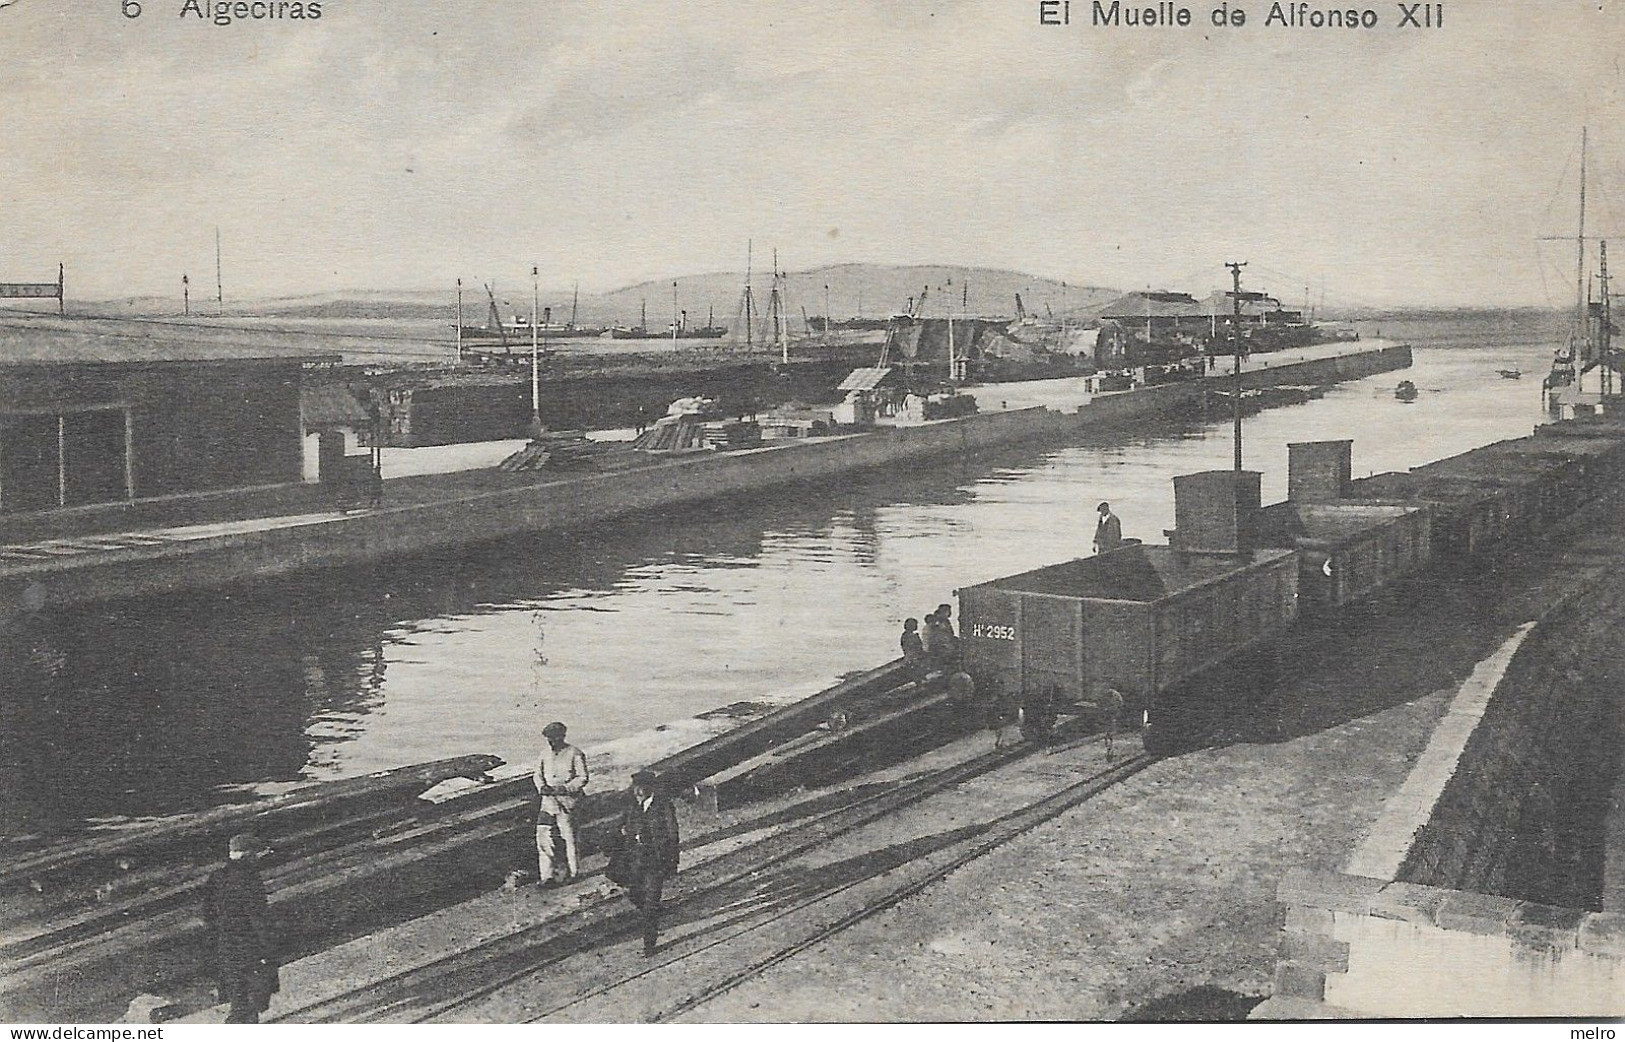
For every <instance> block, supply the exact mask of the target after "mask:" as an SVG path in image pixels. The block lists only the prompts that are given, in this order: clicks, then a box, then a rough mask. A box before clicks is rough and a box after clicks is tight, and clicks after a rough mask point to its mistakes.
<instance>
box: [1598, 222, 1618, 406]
mask: <svg viewBox="0 0 1625 1042" xmlns="http://www.w3.org/2000/svg"><path fill="white" fill-rule="evenodd" d="M1601 246H1602V256H1601V258H1600V261H1599V270H1598V272H1597V281H1598V282H1600V283H1602V329H1601V331H1600V332H1601V336H1602V349H1601V354H1602V382H1601V384H1600V385H1599V386H1601V388H1602V393H1603V394H1605V395H1610V394H1613V393H1614V362H1613V355H1614V342H1613V337H1612V331H1611V330H1610V328H1609V323H1610V321H1611V320H1612V316H1611V315H1610V306H1609V302H1608V240H1606V239H1604V240H1602V242H1601ZM1603 408H1605V409H1606V408H1608V406H1607V405H1606V404H1604V405H1603Z"/></svg>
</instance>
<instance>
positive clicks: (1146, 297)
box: [1100, 291, 1202, 321]
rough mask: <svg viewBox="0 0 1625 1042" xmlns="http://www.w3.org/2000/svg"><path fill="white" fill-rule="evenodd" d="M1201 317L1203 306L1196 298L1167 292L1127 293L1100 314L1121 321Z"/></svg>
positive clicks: (1185, 294)
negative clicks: (1148, 318)
mask: <svg viewBox="0 0 1625 1042" xmlns="http://www.w3.org/2000/svg"><path fill="white" fill-rule="evenodd" d="M1201 315H1202V311H1201V306H1200V305H1199V304H1197V302H1196V298H1195V297H1193V296H1191V295H1190V294H1189V293H1169V292H1166V291H1158V292H1137V293H1126V294H1124V295H1123V296H1121V297H1118V298H1117V299H1116V300H1114V301H1112V302H1111V303H1110V304H1108V305H1106V310H1105V311H1102V312H1101V313H1100V317H1102V318H1110V319H1117V320H1119V321H1128V320H1131V319H1136V318H1138V319H1144V318H1147V317H1150V318H1197V317H1200V316H1201Z"/></svg>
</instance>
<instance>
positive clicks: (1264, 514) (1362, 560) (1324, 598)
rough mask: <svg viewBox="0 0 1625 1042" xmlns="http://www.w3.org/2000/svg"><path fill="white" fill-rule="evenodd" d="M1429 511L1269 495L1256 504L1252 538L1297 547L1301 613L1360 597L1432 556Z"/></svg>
mask: <svg viewBox="0 0 1625 1042" xmlns="http://www.w3.org/2000/svg"><path fill="white" fill-rule="evenodd" d="M1430 514H1431V512H1430V511H1429V509H1428V508H1427V507H1425V506H1388V505H1382V504H1376V503H1294V502H1286V503H1276V504H1273V505H1271V506H1267V507H1264V508H1263V509H1262V510H1260V511H1259V514H1258V521H1257V523H1256V526H1255V539H1256V540H1257V544H1258V545H1259V546H1266V547H1276V548H1280V549H1295V550H1297V551H1299V557H1298V567H1299V578H1298V594H1299V598H1300V601H1301V603H1302V606H1303V612H1304V614H1306V615H1307V614H1319V613H1324V612H1328V611H1331V610H1334V609H1337V608H1341V607H1344V606H1345V605H1348V604H1352V603H1354V602H1356V601H1360V600H1364V599H1366V598H1368V597H1371V596H1372V595H1374V594H1376V593H1378V592H1380V591H1381V590H1384V589H1386V588H1388V587H1390V586H1392V585H1393V584H1395V583H1397V582H1400V581H1401V580H1403V579H1405V578H1407V577H1409V576H1411V575H1414V574H1415V573H1417V572H1419V571H1421V570H1423V569H1424V568H1426V567H1427V566H1428V564H1429V563H1430V562H1431V561H1432V550H1431V529H1430V524H1431V516H1430Z"/></svg>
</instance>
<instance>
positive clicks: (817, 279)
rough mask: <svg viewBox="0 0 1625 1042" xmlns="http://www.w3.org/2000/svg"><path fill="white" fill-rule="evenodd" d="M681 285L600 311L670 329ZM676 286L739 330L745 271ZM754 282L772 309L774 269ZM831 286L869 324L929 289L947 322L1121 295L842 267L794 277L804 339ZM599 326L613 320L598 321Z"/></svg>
mask: <svg viewBox="0 0 1625 1042" xmlns="http://www.w3.org/2000/svg"><path fill="white" fill-rule="evenodd" d="M673 281H674V280H672V279H661V280H656V281H650V282H641V283H638V284H637V285H633V286H627V287H626V288H624V289H618V290H615V291H614V292H612V293H607V294H604V295H603V296H601V297H598V298H596V299H595V300H594V301H593V304H594V311H595V313H597V314H605V315H610V316H614V317H613V318H611V319H609V320H608V321H616V322H622V323H625V322H635V321H636V320H637V317H638V312H639V306H640V304H641V303H642V302H643V301H645V300H646V301H647V302H648V306H649V325H650V326H651V327H654V326H662V327H663V326H665V325H666V323H667V322H669V321H671V314H672V282H673ZM675 281H676V283H677V299H678V306H679V307H680V308H682V309H686V310H687V311H688V319H689V322H690V324H701V323H703V322H704V321H705V318H706V314H707V312H708V309H713V308H714V309H715V314H716V318H717V322H718V323H719V324H722V325H731V324H732V323H733V321H734V315H735V314H736V313H737V312H738V310H739V307H740V302H741V300H742V299H743V295H744V287H745V273H744V272H742V271H739V272H715V273H712V274H707V275H689V276H684V277H679V278H677V279H676V280H675ZM751 282H752V295H753V297H754V299H755V301H756V305H757V307H765V306H766V304H767V300H768V294H769V292H770V291H771V289H772V285H773V275H772V272H771V270H769V271H757V272H754V273H753V275H752V279H751ZM825 286H828V287H829V310H830V312H831V314H832V316H833V317H834V318H835V319H836V320H837V321H839V320H841V319H846V318H853V317H856V316H858V315H859V314H860V310H861V314H862V315H863V317H866V318H885V317H887V316H889V315H893V314H898V313H901V312H903V311H906V310H907V309H908V302H909V298H910V297H914V298H918V297H919V295H920V292H921V290H922V289H923V288H924V287H927V286H929V287H930V291H929V292H928V293H927V298H926V303H925V310H924V314H925V315H927V316H928V317H936V316H941V315H945V314H946V313H947V311H946V309H947V307H948V306H949V305H950V304H951V305H952V307H953V308H954V310H955V312H956V313H958V314H972V315H1012V316H1013V315H1014V314H1015V313H1016V294H1017V293H1020V294H1021V297H1022V301H1023V302H1024V304H1025V305H1026V307H1027V308H1028V309H1030V310H1033V311H1036V312H1037V313H1038V314H1040V315H1042V314H1043V313H1044V311H1045V307H1046V305H1047V306H1048V307H1049V308H1050V309H1051V310H1053V311H1054V312H1055V313H1056V314H1057V315H1059V314H1061V313H1063V311H1064V312H1065V313H1067V314H1069V315H1072V316H1078V317H1082V316H1089V315H1092V314H1094V313H1097V312H1098V311H1099V309H1100V308H1101V307H1103V306H1105V304H1106V303H1108V302H1109V301H1111V300H1112V299H1114V298H1115V297H1117V296H1118V295H1119V294H1118V291H1116V290H1111V289H1104V288H1101V287H1098V286H1065V287H1063V284H1062V283H1061V282H1059V281H1057V280H1052V279H1045V278H1040V277H1038V276H1036V275H1027V274H1023V273H1021V272H1016V271H1003V270H999V269H993V268H953V267H941V266H937V265H913V266H898V265H888V264H836V265H833V266H830V267H825V268H814V269H812V270H811V271H792V272H789V273H787V274H786V277H785V286H784V290H785V295H786V298H787V305H786V310H787V311H788V313H789V314H790V317H791V325H792V328H794V329H796V330H797V331H798V332H799V330H800V322H801V312H802V311H803V309H805V311H806V312H807V314H809V315H822V314H823V313H824V299H825V296H824V287H825ZM966 287H968V294H967V292H966ZM582 308H583V310H585V308H586V298H582ZM599 309H602V310H601V311H600V310H599ZM582 321H583V322H585V321H586V319H583V320H582ZM592 321H593V322H594V323H598V322H600V321H605V320H601V319H599V318H597V317H594V318H593V319H592Z"/></svg>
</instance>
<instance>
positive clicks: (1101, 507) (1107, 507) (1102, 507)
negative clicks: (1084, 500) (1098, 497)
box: [1095, 503, 1112, 510]
mask: <svg viewBox="0 0 1625 1042" xmlns="http://www.w3.org/2000/svg"><path fill="white" fill-rule="evenodd" d="M1111 508H1112V505H1111V504H1110V503H1102V504H1100V505H1099V506H1098V507H1095V509H1096V510H1110V509H1111Z"/></svg>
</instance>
